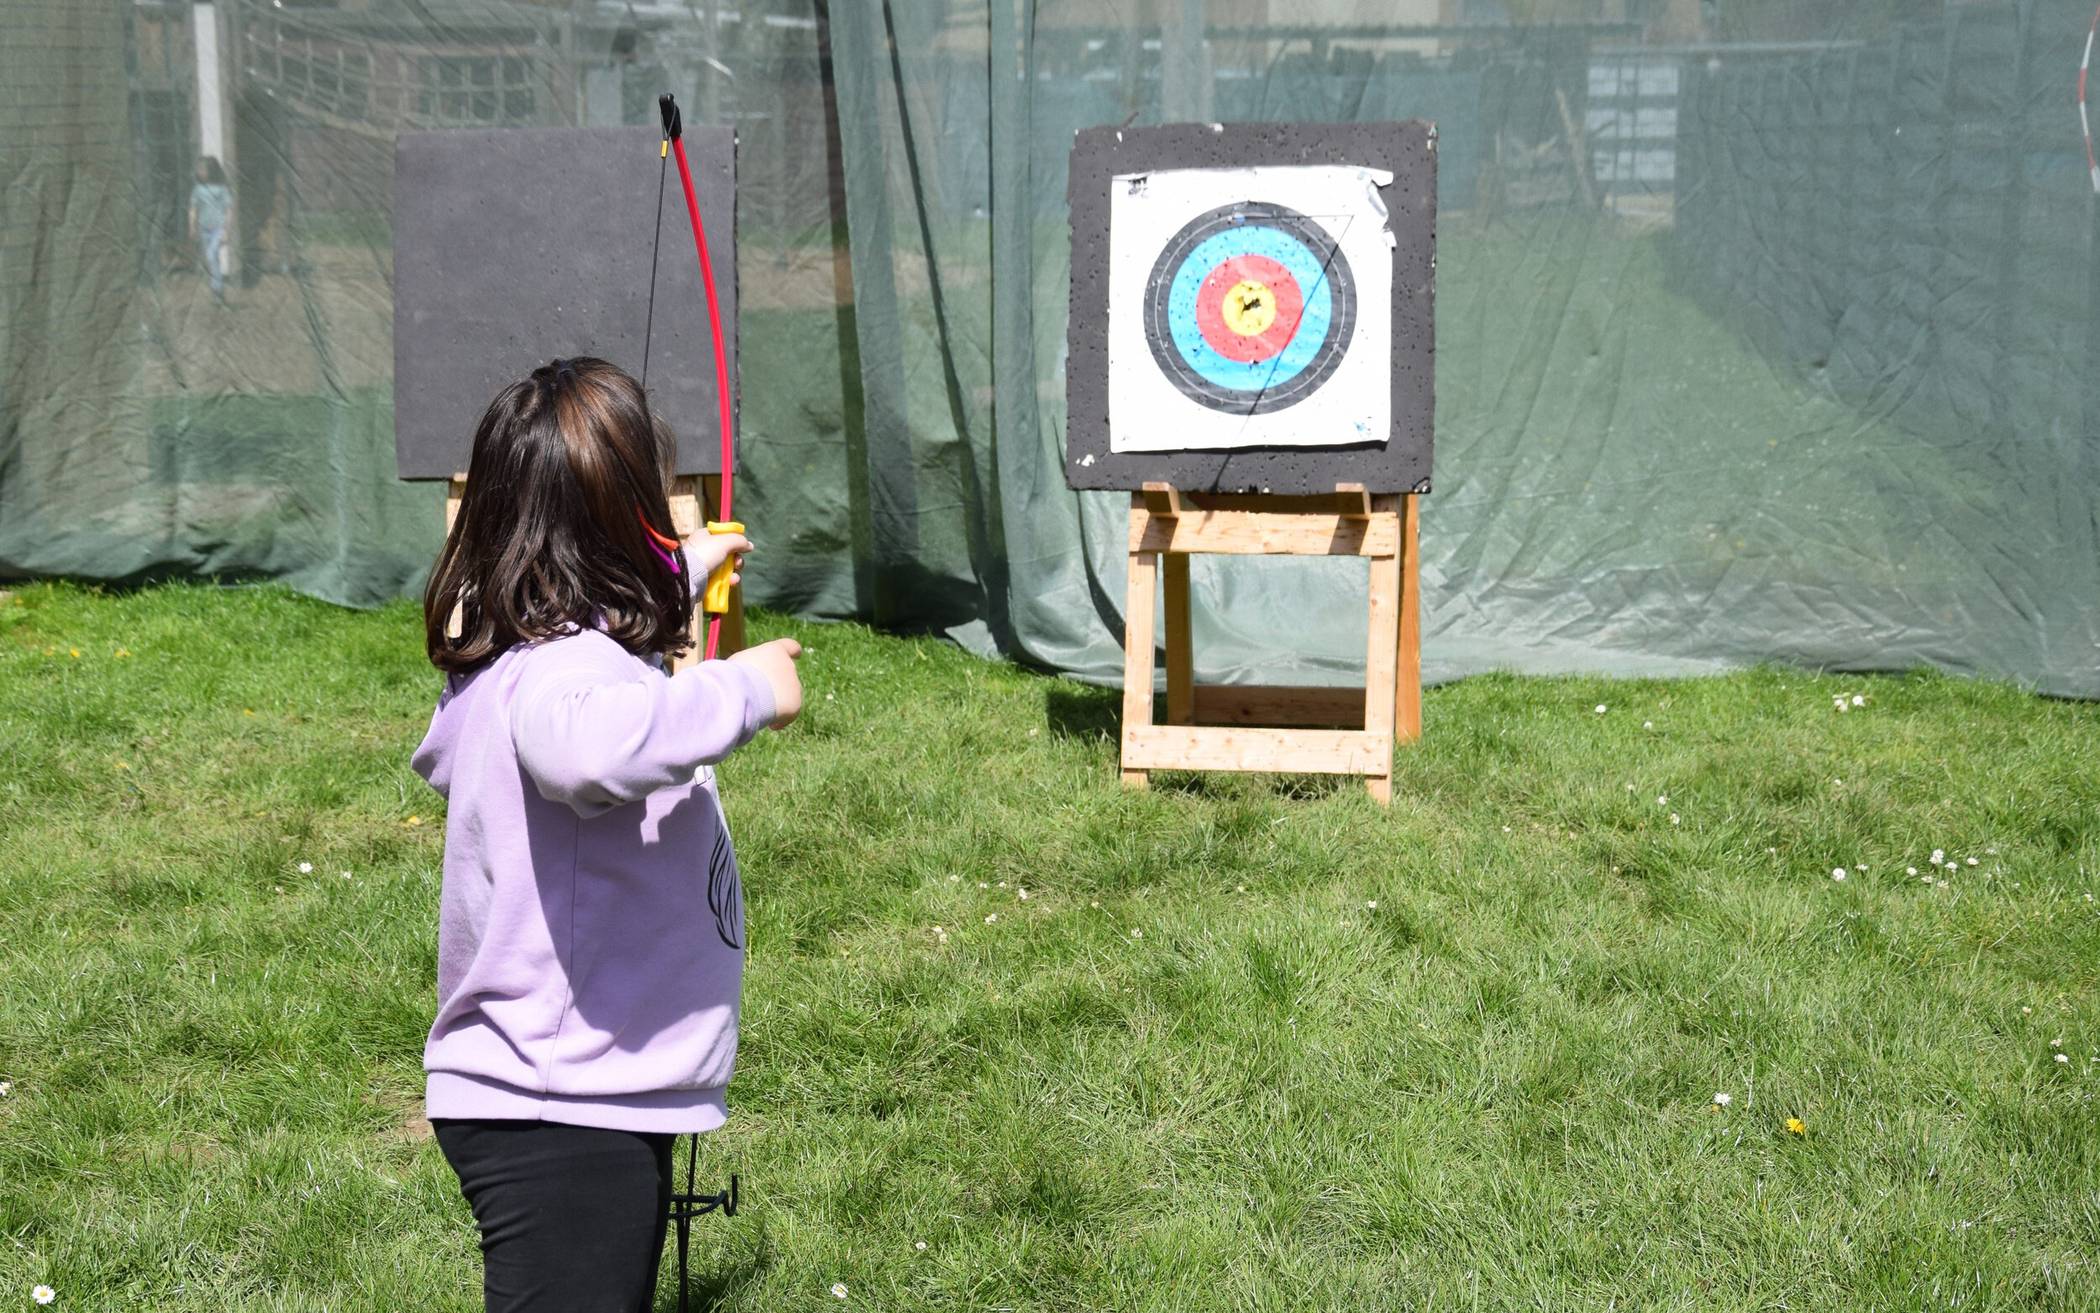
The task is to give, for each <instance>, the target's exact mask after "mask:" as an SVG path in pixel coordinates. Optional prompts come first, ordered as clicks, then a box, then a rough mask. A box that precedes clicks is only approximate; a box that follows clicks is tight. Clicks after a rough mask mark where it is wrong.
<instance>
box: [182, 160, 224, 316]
mask: <svg viewBox="0 0 2100 1313" xmlns="http://www.w3.org/2000/svg"><path fill="white" fill-rule="evenodd" d="M232 222H233V191H232V189H230V188H229V187H227V185H226V170H224V169H222V168H220V167H219V161H218V159H217V158H216V157H215V156H211V155H207V156H205V157H204V158H203V159H201V160H198V161H197V185H196V186H194V187H192V188H190V240H191V241H193V242H196V243H197V249H198V251H199V252H200V253H201V254H202V255H203V257H204V272H205V273H206V274H207V275H208V276H209V277H210V278H211V294H212V298H213V299H214V300H216V301H217V302H218V303H219V304H220V305H224V304H226V230H227V228H228V227H229V226H230V225H231V224H232Z"/></svg>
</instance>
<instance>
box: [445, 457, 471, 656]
mask: <svg viewBox="0 0 2100 1313" xmlns="http://www.w3.org/2000/svg"><path fill="white" fill-rule="evenodd" d="M466 499H467V476H466V475H464V474H455V475H453V476H452V480H451V482H449V483H447V484H446V485H445V536H446V537H447V538H450V537H451V536H452V526H453V525H454V524H457V523H458V522H459V508H460V505H461V504H462V503H463V502H465V501H466ZM466 625H467V612H466V606H465V604H464V603H460V602H454V603H453V604H452V614H451V615H448V616H446V617H445V637H447V638H458V637H459V635H460V631H461V630H463V629H465V628H466Z"/></svg>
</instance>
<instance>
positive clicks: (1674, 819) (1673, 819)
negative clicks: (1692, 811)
mask: <svg viewBox="0 0 2100 1313" xmlns="http://www.w3.org/2000/svg"><path fill="white" fill-rule="evenodd" d="M1670 824H1672V825H1676V824H1679V821H1678V819H1677V813H1676V812H1671V813H1670Z"/></svg>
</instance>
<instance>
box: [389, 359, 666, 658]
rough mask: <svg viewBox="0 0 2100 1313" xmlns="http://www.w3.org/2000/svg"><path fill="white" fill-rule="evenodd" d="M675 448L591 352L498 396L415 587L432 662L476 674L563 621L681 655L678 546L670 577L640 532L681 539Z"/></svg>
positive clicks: (617, 374) (617, 375)
mask: <svg viewBox="0 0 2100 1313" xmlns="http://www.w3.org/2000/svg"><path fill="white" fill-rule="evenodd" d="M672 450H673V448H672V442H671V438H670V435H669V434H668V433H667V432H665V431H664V430H663V429H661V428H660V427H659V426H658V425H657V424H656V423H655V422H654V421H653V420H652V419H651V417H650V414H649V407H648V403H647V400H646V399H645V398H644V396H643V395H642V389H641V387H640V386H639V385H638V384H636V383H635V381H634V379H632V378H631V377H629V376H628V375H627V373H626V371H624V370H622V369H620V368H619V367H618V366H616V365H613V364H611V363H609V362H607V361H604V360H599V359H597V358H596V357H593V356H578V357H575V358H574V359H570V360H556V361H552V362H550V363H548V364H545V365H542V366H540V367H539V368H538V369H535V370H533V371H532V373H531V374H530V375H528V376H527V377H526V378H524V379H521V380H520V381H518V382H516V383H513V384H511V385H510V386H509V387H507V388H505V389H503V391H502V392H500V393H498V394H497V396H496V399H495V400H494V401H492V402H490V403H489V408H488V411H487V413H485V414H484V415H482V417H481V425H480V427H479V428H478V429H476V430H475V433H474V453H473V457H472V463H471V464H470V465H469V466H468V468H467V489H466V495H465V497H464V498H463V499H462V501H461V504H460V508H459V518H458V520H457V521H456V522H455V523H454V524H453V526H452V532H451V533H450V534H448V535H447V536H446V538H445V548H444V550H443V551H442V552H441V553H439V555H438V560H437V568H436V569H434V570H432V571H431V573H430V585H429V587H428V588H426V589H425V590H424V593H423V641H424V646H425V649H426V650H427V651H428V652H429V653H430V660H431V663H432V664H434V665H435V666H437V667H438V669H440V670H443V671H446V672H448V673H453V674H458V673H463V672H466V671H470V670H476V669H479V668H480V667H481V666H483V665H486V664H487V663H488V662H490V661H492V660H494V659H495V658H496V657H498V656H500V655H502V654H503V652H504V651H506V650H507V649H509V648H510V647H512V646H514V645H515V644H518V643H528V642H532V641H534V640H537V639H542V638H547V637H551V636H552V635H555V634H558V633H562V632H564V631H566V630H568V629H569V628H571V627H580V628H597V629H600V630H603V631H604V632H605V633H606V634H607V635H608V636H609V637H611V638H612V639H613V640H614V641H616V642H618V643H619V644H620V646H622V647H624V648H626V649H627V650H628V651H630V652H633V653H635V654H636V655H637V656H639V655H643V654H646V653H651V652H660V653H664V654H666V655H676V654H678V653H680V652H683V651H684V650H685V649H686V648H687V647H688V646H689V645H690V643H691V638H690V636H689V633H688V630H689V628H690V626H691V623H692V617H693V603H692V599H691V596H690V595H689V594H688V592H687V590H686V580H685V573H684V572H685V571H686V570H687V569H688V568H689V567H688V566H687V564H686V560H685V552H684V550H683V549H680V550H678V551H677V552H676V553H675V555H676V557H677V560H678V569H679V573H677V574H673V573H672V572H671V571H670V570H669V569H668V568H667V567H666V566H665V565H664V562H663V559H662V558H661V557H659V556H658V555H657V554H656V552H655V551H654V550H652V548H651V545H650V542H649V538H648V536H647V530H648V529H654V530H656V531H657V532H658V533H662V534H666V535H670V536H674V537H675V536H676V535H673V534H672V533H671V508H670V501H669V498H668V495H667V493H668V489H669V485H670V476H671V463H672V462H671V456H672ZM645 520H646V521H647V526H646V528H645V526H644V521H645ZM455 609H456V610H457V611H458V613H459V625H458V631H457V633H456V634H453V633H448V630H450V629H451V628H452V625H451V620H452V617H453V613H454V611H455Z"/></svg>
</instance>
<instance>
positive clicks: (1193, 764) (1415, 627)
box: [1121, 484, 1422, 803]
mask: <svg viewBox="0 0 2100 1313" xmlns="http://www.w3.org/2000/svg"><path fill="white" fill-rule="evenodd" d="M1416 500H1417V499H1416V497H1415V496H1414V495H1412V494H1408V495H1389V494H1388V495H1380V496H1375V497H1373V496H1369V495H1367V494H1366V493H1365V492H1364V490H1363V488H1362V487H1360V486H1348V487H1338V488H1336V489H1335V491H1334V493H1333V494H1331V495H1328V496H1314V497H1279V496H1268V495H1261V496H1230V495H1203V494H1185V493H1181V492H1178V491H1176V490H1175V489H1172V488H1169V487H1166V486H1165V485H1163V484H1162V485H1155V484H1147V485H1146V486H1145V488H1144V490H1143V491H1141V492H1138V493H1134V494H1133V495H1132V496H1131V499H1130V541H1129V595H1128V600H1127V602H1126V605H1125V613H1124V635H1123V735H1122V762H1121V767H1122V774H1123V782H1124V783H1125V784H1128V785H1130V786H1132V787H1134V788H1144V787H1146V786H1147V784H1149V782H1150V780H1151V772H1152V771H1154V770H1162V769H1164V770H1234V771H1312V772H1324V773H1330V774H1342V775H1360V776H1363V777H1364V781H1365V786H1366V787H1367V788H1368V789H1369V791H1370V793H1371V796H1372V797H1373V798H1376V799H1377V800H1378V801H1380V802H1382V803H1390V802H1391V800H1392V777H1393V746H1394V742H1395V740H1396V739H1398V740H1400V741H1403V742H1405V741H1409V740H1412V739H1415V738H1417V737H1419V736H1420V734H1421V730H1422V690H1421V672H1422V665H1421V652H1420V645H1421V619H1420V615H1421V612H1420V605H1421V604H1420V587H1421V584H1420V565H1419V562H1418V561H1417V560H1416V546H1417V540H1418V534H1417V512H1416ZM1198 552H1211V553H1222V554H1226V555H1237V556H1273V555H1288V556H1362V557H1367V558H1369V561H1370V566H1371V586H1370V597H1369V611H1368V614H1369V620H1370V632H1369V640H1368V643H1367V645H1366V648H1365V663H1364V665H1365V670H1364V686H1363V688H1362V689H1361V690H1360V691H1359V690H1355V689H1339V688H1295V687H1277V688H1270V687H1256V686H1250V685H1223V686H1213V687H1209V688H1205V687H1201V686H1199V685H1197V683H1196V681H1195V662H1194V652H1193V647H1194V645H1193V642H1192V641H1191V635H1190V632H1189V625H1190V619H1191V608H1190V599H1189V587H1188V569H1189V563H1188V558H1189V557H1190V556H1191V555H1192V554H1195V553H1198ZM1162 558H1164V562H1162ZM1162 563H1163V564H1164V571H1162ZM1162 572H1163V573H1164V576H1165V583H1166V634H1165V640H1166V651H1167V723H1166V724H1165V725H1156V724H1154V723H1153V706H1152V670H1153V663H1154V641H1155V633H1154V623H1153V601H1154V589H1155V580H1157V579H1158V578H1159V577H1160V576H1161V574H1162ZM1250 726H1251V727H1254V728H1249V727H1250Z"/></svg>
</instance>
